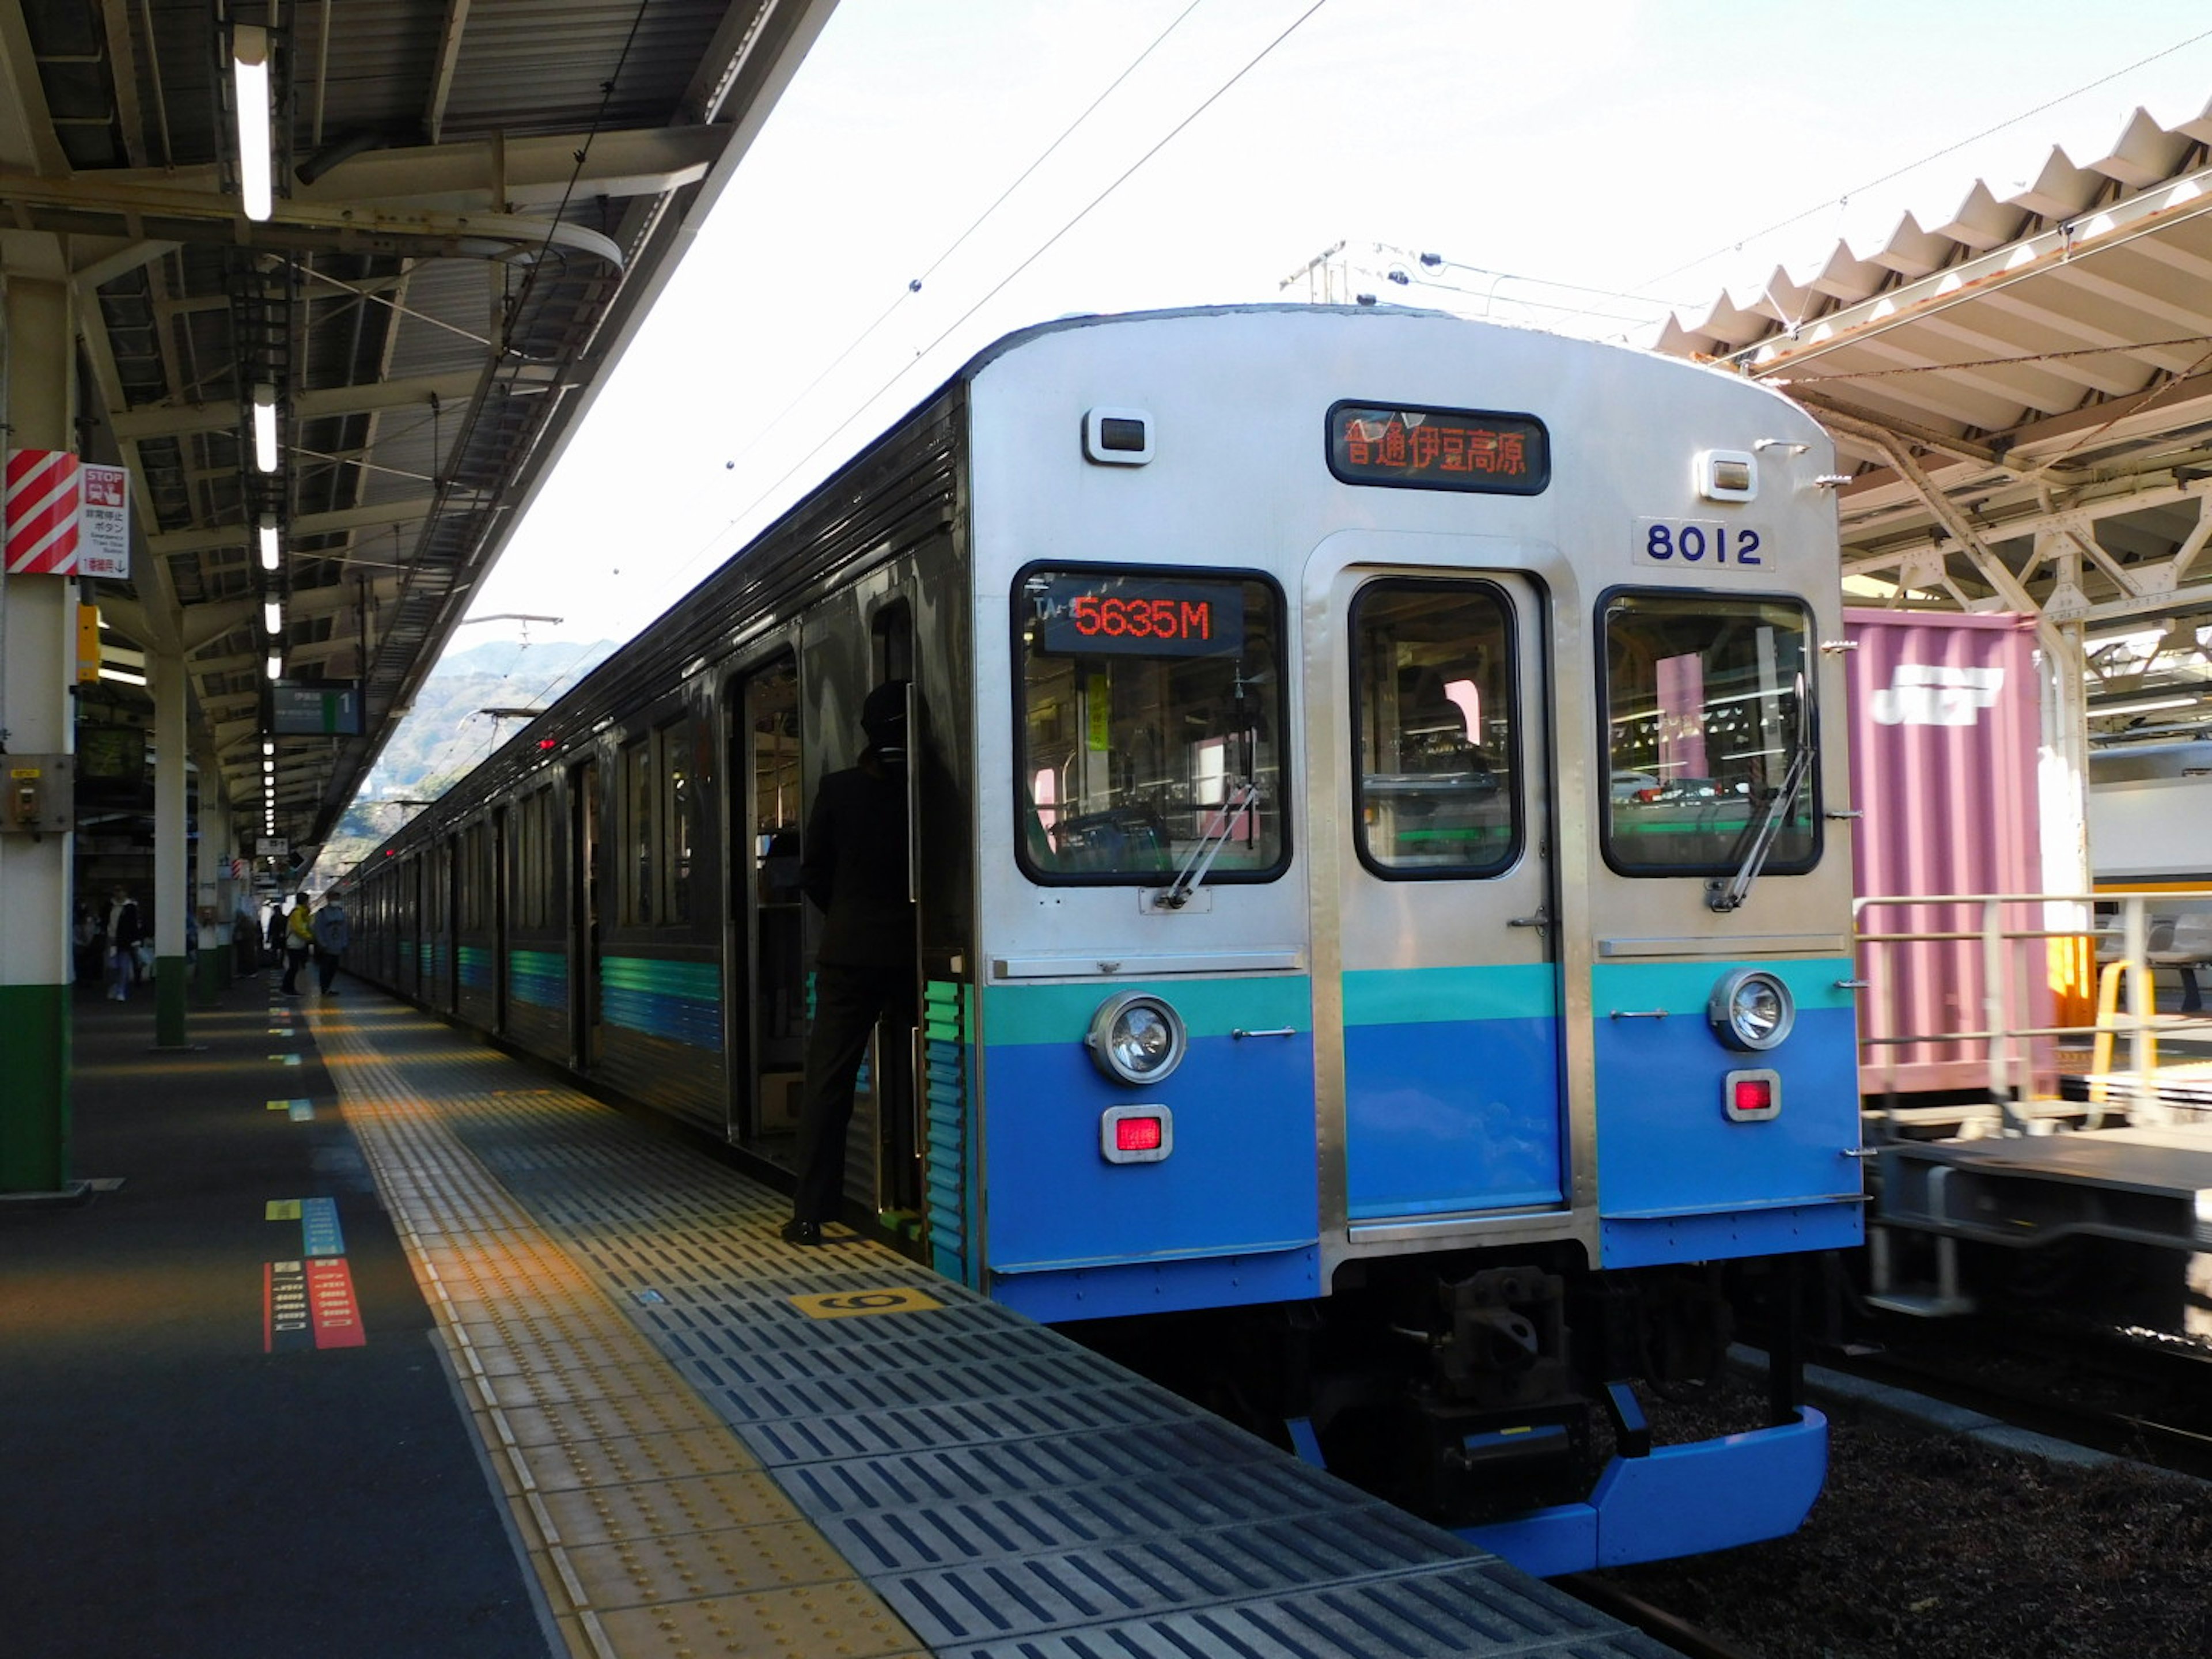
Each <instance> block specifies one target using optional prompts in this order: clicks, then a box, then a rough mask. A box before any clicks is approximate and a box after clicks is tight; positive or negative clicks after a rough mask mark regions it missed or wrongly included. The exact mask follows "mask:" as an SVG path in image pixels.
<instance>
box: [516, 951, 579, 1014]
mask: <svg viewBox="0 0 2212 1659" xmlns="http://www.w3.org/2000/svg"><path fill="white" fill-rule="evenodd" d="M507 990H508V992H509V994H511V995H512V996H513V998H514V1000H516V1001H517V1002H526V1003H528V1004H529V1005H530V1006H532V1007H533V1008H554V1009H559V1010H562V1011H563V1012H565V1011H566V1010H567V1008H568V957H565V956H563V955H562V953H561V952H560V951H508V952H507Z"/></svg>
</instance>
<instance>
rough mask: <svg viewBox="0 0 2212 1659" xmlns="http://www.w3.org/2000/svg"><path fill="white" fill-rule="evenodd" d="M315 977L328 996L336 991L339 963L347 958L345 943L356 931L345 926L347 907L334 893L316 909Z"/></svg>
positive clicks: (349, 941) (351, 941)
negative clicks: (333, 983) (333, 987)
mask: <svg viewBox="0 0 2212 1659" xmlns="http://www.w3.org/2000/svg"><path fill="white" fill-rule="evenodd" d="M313 932H314V935H315V977H316V982H317V984H318V985H319V987H321V990H322V993H323V994H324V995H325V996H326V997H334V996H336V995H337V992H336V991H333V990H332V989H331V981H333V980H335V979H337V976H338V964H339V963H341V962H343V960H344V959H345V953H346V946H347V945H350V944H352V943H353V933H352V930H351V929H349V927H347V926H346V913H345V906H344V905H343V903H341V902H339V899H338V896H337V894H336V893H333V894H331V896H330V897H328V898H326V899H325V900H324V901H323V908H321V909H319V910H318V911H316V912H315V921H314V927H313Z"/></svg>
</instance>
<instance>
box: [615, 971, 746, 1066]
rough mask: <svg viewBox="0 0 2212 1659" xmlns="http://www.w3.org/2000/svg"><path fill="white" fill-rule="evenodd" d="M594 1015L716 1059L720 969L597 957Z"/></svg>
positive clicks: (719, 1040) (719, 1030)
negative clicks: (708, 1051)
mask: <svg viewBox="0 0 2212 1659" xmlns="http://www.w3.org/2000/svg"><path fill="white" fill-rule="evenodd" d="M599 1012H600V1013H601V1015H602V1016H603V1017H604V1018H605V1019H606V1020H607V1022H608V1023H609V1024H613V1025H620V1026H623V1028H625V1029H626V1030H632V1031H643V1032H644V1033H645V1034H646V1035H647V1036H657V1037H663V1038H665V1039H666V1040H667V1041H669V1042H681V1043H685V1044H688V1045H689V1046H690V1047H691V1048H708V1049H711V1050H713V1051H714V1053H716V1054H720V1052H721V1048H722V970H721V969H720V967H718V966H717V965H716V964H715V963H711V962H671V961H669V960H667V959H666V958H665V957H602V958H601V959H600V962H599Z"/></svg>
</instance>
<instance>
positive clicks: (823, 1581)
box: [314, 1011, 918, 1659]
mask: <svg viewBox="0 0 2212 1659" xmlns="http://www.w3.org/2000/svg"><path fill="white" fill-rule="evenodd" d="M393 1012H396V1011H393ZM369 1018H370V1020H371V1021H372V1022H373V1021H374V1014H371V1015H370V1016H369ZM314 1023H315V1025H316V1027H317V1032H316V1035H317V1037H318V1039H319V1043H320V1046H321V1047H322V1048H323V1050H324V1052H325V1055H326V1056H328V1057H330V1058H331V1059H332V1060H334V1061H338V1062H342V1063H337V1064H334V1065H333V1066H332V1072H333V1075H334V1076H335V1077H336V1078H337V1082H338V1087H339V1092H340V1096H341V1099H342V1102H343V1105H344V1108H345V1110H346V1114H347V1116H348V1119H349V1121H350V1123H351V1125H352V1127H353V1128H354V1130H355V1133H356V1137H357V1138H358V1139H359V1140H360V1142H361V1144H362V1147H363V1149H364V1151H365V1152H366V1153H367V1155H368V1159H369V1162H370V1164H371V1166H372V1168H373V1169H374V1171H375V1173H376V1176H377V1180H378V1184H379V1187H380V1190H381V1192H382V1194H383V1195H384V1200H385V1203H386V1208H387V1209H388V1210H389V1211H390V1212H391V1213H392V1219H393V1221H394V1224H395V1225H397V1227H398V1231H399V1234H400V1237H401V1239H402V1241H403V1242H404V1243H405V1245H406V1247H407V1251H408V1255H409V1259H410V1262H411V1263H412V1264H413V1266H414V1269H415V1273H416V1278H417V1279H418V1281H419V1282H420V1283H421V1284H422V1289H423V1291H424V1294H425V1296H426V1297H427V1298H428V1300H429V1303H430V1305H431V1307H432V1309H433V1310H434V1312H435V1315H436V1316H437V1320H438V1324H439V1329H440V1331H441V1334H442V1335H443V1336H444V1338H445V1340H446V1342H447V1347H448V1350H449V1352H451V1353H452V1354H453V1360H454V1364H455V1368H456V1370H457V1371H458V1372H459V1376H460V1378H461V1383H462V1387H463V1389H464V1391H465V1395H466V1397H467V1399H468V1401H469V1403H470V1406H471V1412H472V1415H473V1417H474V1419H475V1422H476V1425H477V1430H478V1431H479V1433H480V1434H481V1435H482V1437H483V1441H484V1444H485V1446H486V1448H487V1449H488V1450H489V1454H490V1455H491V1459H492V1464H493V1468H494V1470H495V1473H496V1474H497V1475H498V1478H499V1480H500V1484H501V1489H502V1491H503V1492H504V1493H505V1494H506V1496H507V1500H508V1502H509V1504H511V1505H512V1506H513V1511H514V1516H515V1521H516V1527H517V1531H518V1532H519V1534H520V1535H521V1537H522V1538H523V1540H524V1541H525V1544H526V1547H527V1548H528V1550H529V1553H530V1557H531V1563H532V1567H533V1568H534V1569H535V1570H536V1571H537V1574H538V1580H539V1583H540V1584H541V1585H542V1587H543V1588H544V1592H545V1595H546V1598H547V1601H548V1602H549V1604H550V1607H551V1609H552V1611H553V1614H554V1618H555V1622H556V1624H557V1625H558V1626H559V1628H560V1630H561V1632H562V1637H563V1638H564V1639H565V1640H566V1641H567V1642H568V1646H569V1649H570V1651H571V1652H572V1654H574V1655H575V1656H577V1659H631V1656H639V1655H647V1654H654V1655H659V1654H665V1655H668V1656H671V1659H691V1656H704V1655H709V1654H743V1655H748V1656H764V1655H776V1656H783V1659H817V1656H823V1655H829V1654H837V1655H850V1656H854V1659H868V1656H884V1659H892V1656H899V1655H913V1654H915V1651H916V1649H917V1645H918V1644H917V1642H916V1639H915V1634H914V1632H912V1631H911V1630H909V1629H908V1628H907V1627H906V1626H905V1625H904V1624H903V1623H902V1622H901V1620H900V1619H899V1617H898V1615H897V1614H896V1613H894V1612H892V1611H891V1609H890V1607H888V1606H887V1605H886V1604H885V1602H884V1600H883V1598H882V1597H881V1596H880V1595H878V1594H877V1593H876V1592H875V1591H874V1590H873V1589H871V1588H870V1587H869V1586H868V1585H867V1584H866V1582H865V1581H864V1580H863V1579H861V1578H860V1577H859V1576H858V1575H857V1574H856V1572H855V1571H854V1568H853V1567H852V1566H851V1565H849V1564H848V1563H847V1562H846V1561H844V1560H843V1559H841V1558H840V1557H839V1555H838V1554H837V1553H836V1550H835V1549H834V1548H832V1547H829V1545H828V1544H826V1543H825V1542H824V1541H823V1538H822V1535H821V1534H820V1532H819V1530H818V1529H817V1528H816V1527H814V1526H813V1525H812V1524H811V1523H810V1522H805V1521H804V1520H803V1519H801V1518H800V1516H799V1511H798V1510H797V1509H796V1508H795V1507H794V1505H793V1503H792V1502H791V1499H790V1498H789V1497H788V1496H787V1495H786V1493H785V1492H784V1491H783V1489H782V1488H781V1486H779V1485H777V1483H776V1482H775V1480H774V1479H773V1478H772V1477H770V1476H769V1474H766V1473H764V1472H763V1469H762V1468H761V1466H760V1462H759V1460H758V1459H757V1457H755V1456H754V1455H752V1454H751V1453H750V1452H749V1451H748V1450H747V1449H746V1448H745V1447H744V1444H743V1443H742V1442H741V1441H740V1440H739V1439H738V1437H737V1436H736V1435H735V1434H733V1433H732V1431H731V1430H730V1428H729V1426H728V1425H726V1423H724V1422H723V1421H722V1420H720V1419H719V1418H718V1417H717V1416H716V1415H715V1414H714V1413H713V1412H712V1411H711V1410H710V1409H708V1407H707V1406H706V1405H705V1403H704V1402H703V1401H702V1399H701V1397H700V1395H699V1394H698V1392H697V1391H696V1389H694V1388H693V1387H691V1386H690V1385H689V1384H687V1383H685V1382H684V1379H683V1378H682V1377H681V1376H678V1374H677V1372H676V1371H675V1370H674V1368H673V1367H672V1366H671V1364H669V1361H668V1359H667V1358H665V1357H664V1356H663V1354H662V1353H661V1352H659V1350H658V1349H657V1348H656V1347H655V1346H654V1344H653V1341H652V1340H650V1338H649V1337H648V1336H647V1334H646V1333H645V1332H643V1331H641V1329H640V1328H638V1327H637V1326H636V1325H635V1324H634V1323H633V1322H631V1321H630V1320H629V1319H628V1318H626V1317H625V1316H623V1314H622V1313H621V1311H620V1310H618V1309H617V1307H616V1306H615V1305H614V1304H612V1303H611V1302H610V1301H609V1300H608V1297H607V1294H606V1291H605V1287H604V1286H603V1285H601V1284H599V1283H598V1282H595V1281H594V1280H593V1279H592V1278H591V1276H590V1275H589V1274H588V1273H586V1271H585V1270H584V1269H583V1268H582V1267H580V1266H579V1264H578V1261H577V1260H576V1259H575V1257H574V1255H571V1253H570V1252H569V1251H568V1249H565V1248H564V1247H563V1246H562V1243H560V1242H559V1241H557V1240H556V1238H555V1237H552V1236H551V1235H550V1234H549V1233H548V1232H547V1231H545V1230H544V1228H543V1227H542V1226H541V1225H539V1224H538V1221H537V1219H536V1218H533V1217H532V1215H531V1214H530V1212H528V1210H526V1208H525V1207H524V1206H522V1205H521V1204H520V1203H519V1202H517V1201H516V1199H515V1197H514V1195H513V1194H512V1193H511V1192H509V1190H508V1189H507V1187H506V1186H505V1185H504V1184H503V1183H502V1182H501V1181H500V1180H499V1179H498V1178H497V1177H496V1176H494V1175H493V1174H492V1173H491V1172H490V1171H489V1170H486V1169H485V1168H484V1166H483V1163H482V1162H481V1160H479V1159H478V1158H477V1157H476V1156H475V1155H474V1154H473V1153H471V1152H470V1151H469V1150H468V1149H467V1148H466V1147H465V1146H464V1145H462V1144H461V1142H460V1141H459V1139H458V1138H457V1137H456V1136H455V1135H454V1134H453V1130H452V1128H451V1127H450V1125H449V1123H448V1121H447V1114H448V1110H449V1107H448V1105H447V1103H443V1102H437V1103H433V1102H431V1101H429V1100H426V1099H425V1098H424V1097H423V1096H422V1094H421V1093H419V1092H417V1091H416V1090H415V1089H414V1088H412V1087H411V1086H410V1082H411V1079H409V1078H408V1077H406V1076H404V1075H403V1074H402V1072H401V1071H400V1070H399V1069H398V1068H397V1067H395V1066H392V1065H391V1064H389V1063H388V1062H387V1061H386V1060H385V1059H383V1058H382V1057H381V1056H380V1054H378V1052H377V1050H376V1048H374V1046H373V1045H372V1043H371V1042H368V1041H367V1040H366V1039H365V1037H364V1035H363V1034H362V1032H361V1031H360V1030H357V1029H356V1028H355V1027H354V1026H353V1025H351V1024H349V1023H347V1022H346V1021H344V1020H342V1019H340V1018H337V1017H335V1016H321V1015H319V1016H318V1017H317V1018H316V1019H315V1022H314ZM416 1024H418V1025H419V1024H420V1022H416ZM422 1030H425V1031H431V1030H435V1028H430V1027H427V1026H423V1027H422ZM471 1058H474V1056H472V1057H471ZM451 1063H452V1062H451V1061H450V1060H442V1061H441V1064H443V1065H446V1066H450V1065H451Z"/></svg>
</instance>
